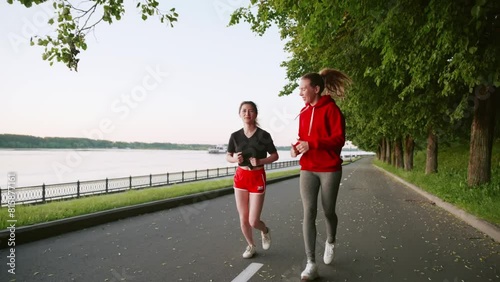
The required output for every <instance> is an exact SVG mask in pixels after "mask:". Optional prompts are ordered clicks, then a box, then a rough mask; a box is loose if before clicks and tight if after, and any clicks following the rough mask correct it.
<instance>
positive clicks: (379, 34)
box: [230, 0, 500, 186]
mask: <svg viewBox="0 0 500 282" xmlns="http://www.w3.org/2000/svg"><path fill="white" fill-rule="evenodd" d="M251 2H252V4H251V6H250V7H243V8H240V9H239V10H237V11H236V12H235V13H233V15H232V19H231V22H230V24H238V23H239V22H240V21H246V22H248V23H250V25H251V29H252V30H253V31H254V32H256V33H258V34H262V33H264V32H266V30H267V29H268V28H269V27H270V26H272V25H276V26H277V27H278V28H279V30H280V32H281V37H282V39H283V40H286V45H285V49H286V51H288V52H289V53H290V54H291V58H290V60H288V61H286V62H283V63H282V65H283V66H284V67H286V69H287V77H288V79H289V81H290V83H289V84H288V85H285V86H284V87H283V90H282V92H281V93H280V94H281V95H288V94H290V93H291V92H292V91H293V90H294V89H295V88H296V86H297V84H296V81H297V80H298V79H299V78H300V77H301V75H303V74H305V73H307V72H311V71H319V70H320V69H321V68H323V67H334V68H337V69H340V70H342V71H344V72H346V73H347V74H349V75H350V76H351V77H352V79H353V81H354V87H352V89H350V91H349V95H348V97H347V98H346V100H344V101H340V102H339V104H340V105H341V108H342V110H343V111H344V113H345V115H346V123H347V127H348V129H347V135H348V137H349V138H350V139H351V140H353V141H354V142H355V143H356V144H358V146H360V147H361V148H363V149H364V150H381V148H387V147H389V146H390V148H391V150H392V148H398V146H400V145H399V144H400V143H401V141H400V140H401V138H405V139H406V140H407V142H408V144H412V142H413V140H417V141H418V142H417V145H418V144H419V143H424V144H425V142H426V141H425V140H427V147H428V150H427V152H428V154H427V157H428V158H430V159H432V160H435V162H428V165H429V166H430V167H429V172H435V171H437V155H436V154H437V143H438V142H440V143H451V142H454V141H456V140H467V139H470V142H471V150H470V160H471V162H470V164H469V185H471V186H474V185H477V184H481V183H485V182H488V181H489V176H488V171H490V170H491V165H490V164H489V163H488V160H491V146H492V141H493V139H494V138H498V137H499V136H498V133H495V132H498V130H497V131H495V130H494V127H495V125H496V124H498V116H496V115H495V111H496V109H497V108H498V107H499V100H500V99H498V95H499V94H498V91H495V90H496V89H497V88H498V86H500V44H499V42H500V41H499V40H500V19H499V17H500V2H499V1H495V0H477V1H473V0H459V1H455V0H426V1H422V0H403V1H380V0H374V1H338V0H333V1H287V0H268V1H256V0H253V1H251ZM464 124H468V125H471V124H472V125H471V127H469V129H470V130H464V128H466V127H464ZM495 134H496V135H495ZM387 142H388V143H387ZM382 143H383V144H382ZM474 144H476V145H474ZM478 144H482V145H478ZM409 149H410V150H413V149H412V148H409ZM387 161H389V162H391V161H392V157H391V156H388V159H387ZM471 163H472V164H471ZM478 175H479V177H476V176H478ZM471 176H473V177H471Z"/></svg>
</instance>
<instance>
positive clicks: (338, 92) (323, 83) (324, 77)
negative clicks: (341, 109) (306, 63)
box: [302, 68, 352, 98]
mask: <svg viewBox="0 0 500 282" xmlns="http://www.w3.org/2000/svg"><path fill="white" fill-rule="evenodd" d="M302 79H309V81H310V85H311V86H312V87H316V86H319V93H320V94H321V95H330V96H332V98H343V97H344V96H345V95H344V94H345V91H344V90H345V88H347V87H348V86H349V85H351V83H352V80H351V78H349V76H347V75H346V74H345V73H343V72H341V71H338V70H335V69H329V68H324V69H322V70H321V71H320V72H319V73H315V72H312V73H308V74H305V75H304V76H302Z"/></svg>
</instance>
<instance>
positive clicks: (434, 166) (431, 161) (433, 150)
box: [425, 128, 438, 174]
mask: <svg viewBox="0 0 500 282" xmlns="http://www.w3.org/2000/svg"><path fill="white" fill-rule="evenodd" d="M437 157H438V140H437V136H436V134H435V133H434V130H432V128H430V129H429V132H428V134H427V157H426V162H425V174H431V173H436V172H437V170H438V160H437Z"/></svg>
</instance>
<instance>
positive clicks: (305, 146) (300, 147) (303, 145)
mask: <svg viewBox="0 0 500 282" xmlns="http://www.w3.org/2000/svg"><path fill="white" fill-rule="evenodd" d="M297 143H299V144H297V145H296V146H295V149H296V150H297V151H299V153H301V154H304V153H305V152H307V151H309V142H307V141H301V140H299V141H298V142H297Z"/></svg>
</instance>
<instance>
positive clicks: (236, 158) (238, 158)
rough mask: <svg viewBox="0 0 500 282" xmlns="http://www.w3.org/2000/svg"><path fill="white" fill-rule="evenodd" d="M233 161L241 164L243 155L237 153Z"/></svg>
mask: <svg viewBox="0 0 500 282" xmlns="http://www.w3.org/2000/svg"><path fill="white" fill-rule="evenodd" d="M234 159H235V160H236V162H237V163H239V164H241V163H242V162H243V153H242V152H238V153H236V154H234Z"/></svg>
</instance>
